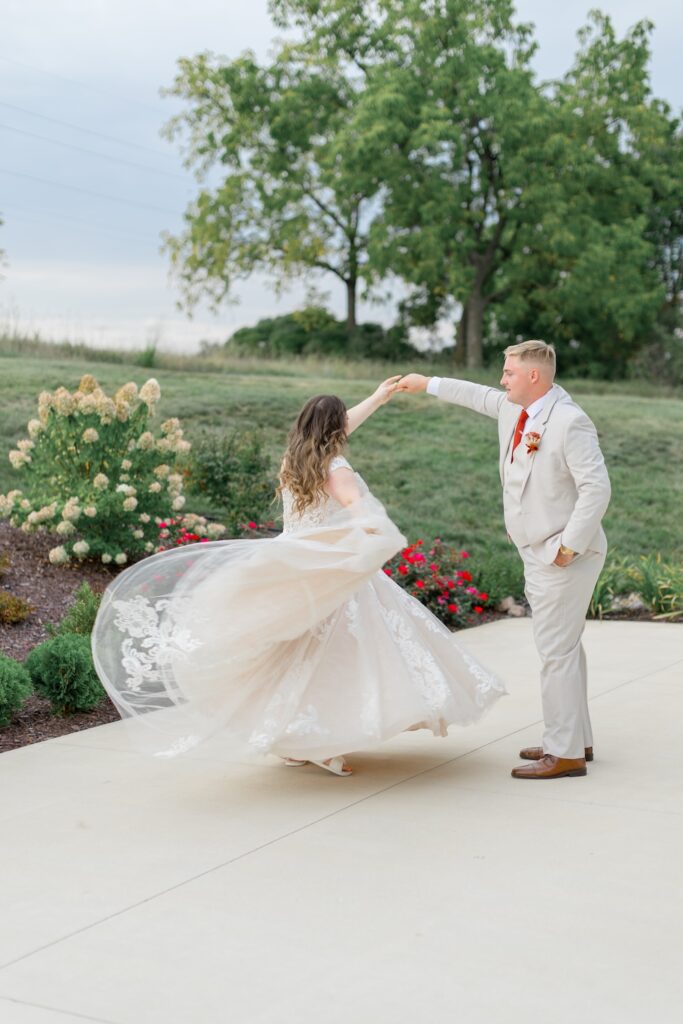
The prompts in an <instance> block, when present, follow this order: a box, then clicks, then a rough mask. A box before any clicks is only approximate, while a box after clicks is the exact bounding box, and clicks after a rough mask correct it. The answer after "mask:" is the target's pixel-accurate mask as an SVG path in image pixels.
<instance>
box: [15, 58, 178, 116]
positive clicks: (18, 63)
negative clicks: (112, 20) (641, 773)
mask: <svg viewBox="0 0 683 1024" xmlns="http://www.w3.org/2000/svg"><path fill="white" fill-rule="evenodd" d="M0 60H2V61H4V62H5V63H6V64H14V65H15V67H18V68H26V69H27V70H28V71H37V72H38V73H39V74H41V75H49V76H50V77H51V78H58V79H59V80H60V81H61V82H68V83H69V85H75V86H77V88H79V89H87V90H89V91H90V92H96V93H99V94H100V96H107V97H108V98H109V99H114V100H118V102H119V103H120V102H121V101H122V100H123V102H124V103H135V104H137V106H139V107H144V108H145V109H146V110H153V111H154V112H155V113H157V114H160V113H161V112H162V111H161V107H157V106H153V105H152V104H151V103H145V101H144V100H138V99H133V98H132V97H128V96H121V95H117V94H116V93H113V92H108V90H106V89H100V88H98V86H96V85H90V84H88V83H87V82H79V81H78V80H77V79H75V78H67V77H66V75H60V74H59V73H58V72H56V71H48V70H47V69H46V68H39V67H36V65H35V64H27V63H26V62H25V61H21V60H14V58H12V57H3V56H2V54H0Z"/></svg>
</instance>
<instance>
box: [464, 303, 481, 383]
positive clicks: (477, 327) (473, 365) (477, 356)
mask: <svg viewBox="0 0 683 1024" xmlns="http://www.w3.org/2000/svg"><path fill="white" fill-rule="evenodd" d="M484 309H485V303H484V299H483V297H482V295H481V292H473V293H472V295H470V297H469V299H468V300H467V366H468V367H469V368H470V369H471V370H478V369H480V368H481V367H482V366H483V365H484Z"/></svg>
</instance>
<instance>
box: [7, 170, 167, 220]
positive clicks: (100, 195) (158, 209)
mask: <svg viewBox="0 0 683 1024" xmlns="http://www.w3.org/2000/svg"><path fill="white" fill-rule="evenodd" d="M0 174H8V175H10V176H11V177H13V178H26V179H27V180H28V181H37V182H38V183H39V184H41V185H54V186H56V187H57V188H65V189H68V190H69V191H71V192H82V193H83V194H84V195H88V196H94V198H95V199H106V200H107V201H108V202H110V203H122V204H123V205H125V206H137V207H138V209H142V210H153V211H154V212H155V213H166V214H169V215H170V216H171V217H176V216H177V215H178V213H179V211H178V210H167V209H166V208H165V207H163V206H152V205H151V204H150V203H138V202H136V201H135V200H134V199H123V198H122V197H121V196H110V195H107V194H106V193H104V192H95V191H93V190H92V189H89V188H81V187H80V186H79V185H68V184H66V183H65V182H62V181H53V180H51V179H50V178H39V177H38V176H37V175H35V174H26V173H25V172H22V171H8V170H7V169H6V168H5V167H0Z"/></svg>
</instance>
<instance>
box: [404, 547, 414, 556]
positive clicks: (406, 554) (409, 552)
mask: <svg viewBox="0 0 683 1024" xmlns="http://www.w3.org/2000/svg"><path fill="white" fill-rule="evenodd" d="M412 553H413V549H412V547H409V548H404V549H403V551H402V552H401V554H402V555H403V557H404V558H410V556H411V555H412Z"/></svg>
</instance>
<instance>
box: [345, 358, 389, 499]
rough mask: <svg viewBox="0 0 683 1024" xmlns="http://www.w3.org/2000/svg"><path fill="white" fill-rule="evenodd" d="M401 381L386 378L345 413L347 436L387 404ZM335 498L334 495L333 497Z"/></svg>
mask: <svg viewBox="0 0 683 1024" xmlns="http://www.w3.org/2000/svg"><path fill="white" fill-rule="evenodd" d="M400 379H401V375H400V374H399V375H398V376H397V377H388V378H387V379H386V380H384V381H382V383H381V384H380V386H379V387H378V388H377V390H376V391H374V392H373V393H372V394H371V395H370V397H369V398H365V399H363V401H362V402H359V403H358V405H354V406H353V408H351V409H349V410H348V411H347V416H348V426H347V429H346V433H347V434H352V433H353V432H354V430H356V428H357V427H359V426H360V425H361V423H363V422H364V421H365V420H366V419H367V418H368V416H372V414H373V412H375V411H376V410H377V409H379V407H380V405H384V403H385V402H388V401H389V399H390V398H391V396H392V395H393V393H394V391H395V390H396V385H397V384H398V382H399V380H400ZM334 497H336V495H334Z"/></svg>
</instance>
